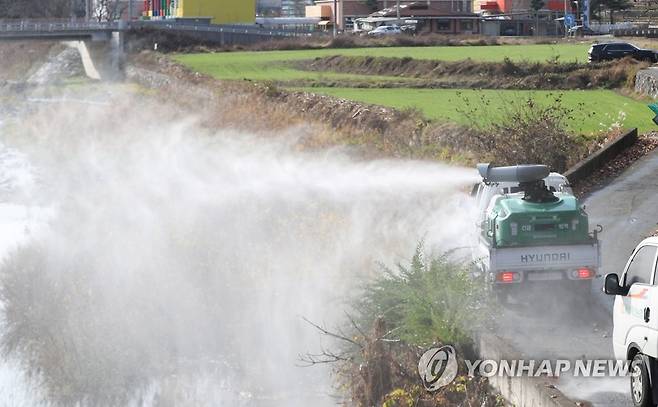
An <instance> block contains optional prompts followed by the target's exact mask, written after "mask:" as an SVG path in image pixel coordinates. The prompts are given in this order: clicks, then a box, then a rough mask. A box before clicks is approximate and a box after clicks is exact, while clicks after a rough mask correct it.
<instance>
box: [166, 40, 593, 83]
mask: <svg viewBox="0 0 658 407" xmlns="http://www.w3.org/2000/svg"><path fill="white" fill-rule="evenodd" d="M589 46H590V45H589V44H588V43H583V44H560V45H551V44H540V45H497V46H459V47H447V46H444V47H382V48H348V49H336V48H332V49H319V50H301V51H258V52H253V51H251V52H220V53H206V54H180V55H176V56H175V57H174V58H175V59H176V60H178V61H180V62H182V63H184V64H185V65H187V66H189V67H190V68H192V69H194V70H197V71H199V72H202V73H205V74H208V75H212V76H213V77H215V78H217V79H226V80H242V79H250V80H257V81H294V80H301V79H310V80H317V79H330V80H341V79H344V80H386V78H387V77H375V76H366V75H350V74H339V73H327V72H308V71H302V70H298V69H294V68H293V67H292V66H290V65H289V64H286V63H287V62H293V61H300V60H308V59H314V58H317V57H325V56H331V55H347V56H373V57H400V58H402V57H410V58H415V59H426V60H427V59H431V60H445V61H459V60H462V59H466V58H471V59H474V60H479V61H502V60H503V59H504V58H505V57H507V58H510V59H512V60H515V61H523V60H527V61H546V60H549V59H553V58H556V57H557V58H559V61H569V62H572V61H580V62H585V61H586V59H587V49H588V48H589Z"/></svg>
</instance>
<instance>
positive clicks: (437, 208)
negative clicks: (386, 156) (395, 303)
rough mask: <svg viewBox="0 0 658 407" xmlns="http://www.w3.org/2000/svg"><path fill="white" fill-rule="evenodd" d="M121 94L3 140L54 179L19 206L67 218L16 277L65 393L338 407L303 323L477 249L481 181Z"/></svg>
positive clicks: (13, 313)
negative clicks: (472, 193) (394, 276)
mask: <svg viewBox="0 0 658 407" xmlns="http://www.w3.org/2000/svg"><path fill="white" fill-rule="evenodd" d="M77 97H78V98H80V97H83V96H80V95H77ZM106 101H107V100H106ZM109 102H110V103H109V105H108V106H101V105H97V104H93V105H84V104H80V103H76V104H73V105H72V104H68V105H67V104H66V103H61V104H49V105H48V106H44V107H42V108H40V109H38V110H37V111H35V112H31V113H30V114H29V115H28V114H27V113H26V114H25V115H24V116H23V117H22V118H21V120H22V125H20V126H14V127H13V130H12V131H11V132H8V133H7V134H5V135H4V137H3V139H4V140H0V141H2V142H3V143H5V144H6V145H7V146H10V147H11V148H14V149H16V151H20V154H22V156H24V157H25V161H23V162H24V163H29V165H27V166H26V167H25V168H23V170H24V174H23V175H25V174H30V176H33V177H34V178H35V179H37V180H38V181H37V185H36V186H34V187H33V188H28V189H26V190H25V191H24V193H22V194H20V195H21V196H20V199H18V198H16V197H17V196H18V195H11V198H9V199H15V200H17V201H20V203H21V204H24V205H28V206H38V207H47V208H51V209H52V215H51V216H50V217H49V220H48V227H47V229H46V230H45V231H41V232H40V233H38V234H34V235H33V237H32V239H31V240H30V242H29V243H28V244H27V245H24V247H23V249H22V250H21V251H19V252H16V253H12V254H11V255H10V256H9V258H8V260H7V261H6V262H5V264H4V268H3V269H4V274H3V275H4V277H3V284H4V286H5V287H6V286H7V284H14V285H16V286H19V287H28V288H29V290H30V291H31V292H30V293H29V294H26V293H24V292H23V291H25V290H18V292H17V293H15V294H14V295H13V296H11V295H10V296H9V301H10V302H11V303H10V304H8V305H9V306H8V307H6V313H8V315H6V317H7V318H8V320H9V321H10V322H11V323H13V324H14V325H13V327H14V330H13V331H11V330H10V332H13V333H15V334H17V336H16V337H17V338H18V342H19V343H18V344H17V346H16V349H17V350H18V351H19V352H18V354H19V355H21V357H22V358H23V360H24V362H25V363H26V364H27V365H28V366H31V367H32V368H34V367H39V368H40V370H41V371H42V372H43V375H44V380H45V382H46V383H47V385H48V388H49V389H50V390H51V391H52V392H54V393H55V395H56V396H58V397H59V398H60V399H64V400H75V399H79V398H80V397H81V396H85V395H87V394H86V393H85V391H89V392H90V393H99V394H100V396H103V397H111V396H113V395H114V394H121V393H122V392H124V390H126V389H129V390H131V391H138V390H140V391H141V393H142V394H143V395H144V397H146V399H145V400H155V399H157V398H160V399H171V400H177V401H178V402H180V403H182V404H183V405H185V404H189V403H193V404H194V405H208V406H211V405H212V406H216V405H286V406H289V405H309V403H311V404H313V405H323V404H326V405H332V404H333V402H332V400H331V399H330V398H329V397H328V396H327V395H326V393H327V392H329V391H330V390H329V389H330V387H331V379H330V378H329V377H328V372H327V371H326V370H323V369H312V370H309V369H302V368H299V367H296V364H297V356H298V354H300V353H303V352H306V351H309V350H312V349H315V348H317V346H318V344H319V338H318V336H317V333H316V332H314V331H313V329H312V328H310V327H309V326H308V325H306V324H305V323H304V322H303V321H301V318H300V317H301V316H306V317H308V318H310V319H312V320H315V321H318V322H322V321H324V322H327V323H329V324H332V323H336V322H337V321H339V320H340V319H341V318H342V315H343V314H342V310H343V309H344V306H345V301H346V299H347V298H348V296H349V295H350V294H353V293H354V292H355V290H356V289H358V286H359V284H360V283H361V282H363V281H364V279H366V278H367V277H368V276H369V275H372V274H373V273H376V272H378V271H379V269H378V268H377V266H376V262H384V263H387V264H391V263H394V262H397V261H404V260H405V259H407V258H409V257H410V255H411V254H413V250H414V248H415V246H416V245H417V243H418V242H419V240H421V239H425V241H426V246H427V247H428V248H430V249H433V250H440V251H443V250H447V249H450V248H454V247H462V246H465V245H466V244H467V243H468V242H469V241H468V233H467V231H468V230H469V229H470V227H471V226H472V225H471V222H470V220H469V219H470V218H469V217H468V213H469V211H468V210H465V209H466V208H467V203H466V202H467V201H466V199H465V196H464V192H463V191H464V190H465V189H467V188H468V185H469V183H471V182H473V181H475V180H476V179H475V172H474V171H471V170H465V169H460V168H454V167H448V166H444V165H440V164H435V163H427V162H408V161H391V160H383V161H374V162H365V161H358V160H355V159H353V158H349V157H347V156H345V155H343V154H341V153H340V152H339V151H328V152H327V151H321V152H299V151H296V149H295V148H294V145H295V144H294V142H295V140H294V139H290V138H282V137H276V136H274V137H269V138H264V137H257V136H254V135H248V134H244V133H238V132H234V131H230V130H220V131H217V132H210V131H207V130H204V129H201V128H200V127H198V126H196V125H195V124H194V122H192V121H189V120H184V121H179V120H176V119H172V118H171V117H181V115H180V114H179V113H180V112H174V111H175V107H173V105H171V104H169V103H162V104H160V105H158V104H155V103H153V102H152V101H148V100H146V101H145V100H144V99H141V100H136V99H134V98H132V97H130V96H129V95H125V94H117V95H114V96H110V99H109ZM172 112H173V113H172ZM1 158H2V157H1V156H0V166H3V165H6V164H7V163H5V162H4V161H3V160H1ZM19 178H20V177H19ZM1 209H2V208H0V210H1ZM1 218H2V217H1V216H0V219H1ZM26 290H27V288H26ZM40 290H41V291H40ZM5 300H7V299H6V298H5ZM5 305H7V304H5ZM26 306H34V307H35V309H36V311H34V312H33V313H30V314H21V313H20V312H19V311H20V309H21V307H26ZM26 326H29V329H27V328H26ZM44 332H50V333H52V335H53V336H54V339H53V338H46V339H44V340H43V341H41V342H39V341H37V340H36V338H38V337H40V336H41V337H43V333H44ZM146 403H147V404H148V402H146Z"/></svg>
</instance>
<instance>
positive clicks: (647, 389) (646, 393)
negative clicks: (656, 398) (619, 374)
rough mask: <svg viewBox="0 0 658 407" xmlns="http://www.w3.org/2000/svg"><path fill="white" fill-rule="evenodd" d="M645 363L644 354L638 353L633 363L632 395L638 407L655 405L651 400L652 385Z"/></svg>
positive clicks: (634, 403)
mask: <svg viewBox="0 0 658 407" xmlns="http://www.w3.org/2000/svg"><path fill="white" fill-rule="evenodd" d="M647 368H648V367H647V365H646V363H644V355H642V354H641V353H638V354H637V355H635V357H634V358H633V362H632V363H631V369H630V370H631V397H632V398H633V405H634V406H636V407H653V406H654V404H653V400H651V386H650V384H649V372H648V370H647Z"/></svg>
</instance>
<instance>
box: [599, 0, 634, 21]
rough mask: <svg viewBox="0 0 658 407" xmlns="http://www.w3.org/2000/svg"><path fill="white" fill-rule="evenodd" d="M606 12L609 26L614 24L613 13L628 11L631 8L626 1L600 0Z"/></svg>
mask: <svg viewBox="0 0 658 407" xmlns="http://www.w3.org/2000/svg"><path fill="white" fill-rule="evenodd" d="M601 1H602V3H603V5H605V6H606V7H607V8H608V10H610V24H614V23H615V20H614V12H615V11H621V10H628V9H629V8H631V3H630V1H628V0H601Z"/></svg>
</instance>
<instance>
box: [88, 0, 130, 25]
mask: <svg viewBox="0 0 658 407" xmlns="http://www.w3.org/2000/svg"><path fill="white" fill-rule="evenodd" d="M126 8H127V6H126V4H122V2H121V1H120V0H96V3H95V5H94V10H93V17H94V19H95V20H97V21H98V22H102V21H114V20H119V19H120V18H121V15H122V14H123V13H124V12H125V11H126Z"/></svg>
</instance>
